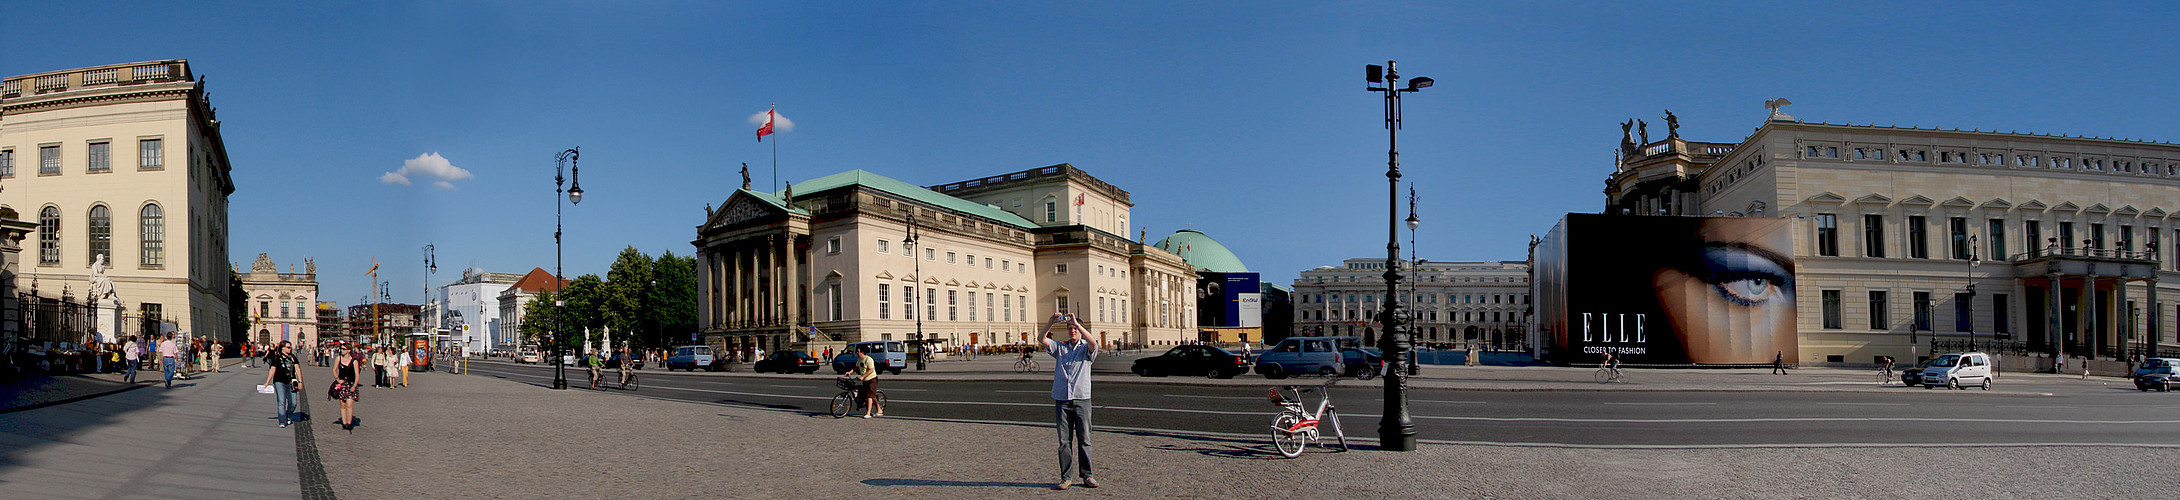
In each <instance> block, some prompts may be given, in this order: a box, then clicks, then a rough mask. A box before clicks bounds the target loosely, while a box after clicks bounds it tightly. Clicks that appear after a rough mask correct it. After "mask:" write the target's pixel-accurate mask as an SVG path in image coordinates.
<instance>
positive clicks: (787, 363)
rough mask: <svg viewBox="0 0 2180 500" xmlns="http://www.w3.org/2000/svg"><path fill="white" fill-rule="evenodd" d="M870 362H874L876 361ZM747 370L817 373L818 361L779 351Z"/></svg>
mask: <svg viewBox="0 0 2180 500" xmlns="http://www.w3.org/2000/svg"><path fill="white" fill-rule="evenodd" d="M872 361H876V359H873V360H872ZM749 369H750V370H752V371H755V372H757V373H764V372H780V373H817V371H818V359H817V358H816V357H814V356H811V355H810V353H806V352H802V351H794V350H788V351H780V352H775V353H772V355H771V356H766V357H765V359H760V360H757V364H756V365H754V366H751V367H750V368H749Z"/></svg>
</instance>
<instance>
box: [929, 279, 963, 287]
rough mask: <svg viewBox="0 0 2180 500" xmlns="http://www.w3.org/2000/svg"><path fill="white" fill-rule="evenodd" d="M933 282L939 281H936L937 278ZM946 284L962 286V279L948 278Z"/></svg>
mask: <svg viewBox="0 0 2180 500" xmlns="http://www.w3.org/2000/svg"><path fill="white" fill-rule="evenodd" d="M932 282H933V283H937V281H936V280H934V281H932ZM946 286H961V281H960V280H946Z"/></svg>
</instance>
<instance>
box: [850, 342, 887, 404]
mask: <svg viewBox="0 0 2180 500" xmlns="http://www.w3.org/2000/svg"><path fill="white" fill-rule="evenodd" d="M853 373H854V374H855V375H854V376H855V380H856V381H857V382H858V384H857V387H856V390H857V391H860V394H857V396H859V397H861V398H862V399H863V418H871V417H872V416H879V417H883V416H886V409H885V407H883V406H879V405H878V363H877V362H876V361H874V360H872V359H870V355H869V354H864V353H863V351H861V350H857V351H856V352H855V371H854V372H853ZM874 410H875V411H877V412H878V413H877V415H872V414H871V412H872V411H874Z"/></svg>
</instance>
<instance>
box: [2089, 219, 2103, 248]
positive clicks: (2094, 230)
mask: <svg viewBox="0 0 2180 500" xmlns="http://www.w3.org/2000/svg"><path fill="white" fill-rule="evenodd" d="M2089 248H2094V249H2098V250H2103V249H2104V224H2099V223H2090V224H2089Z"/></svg>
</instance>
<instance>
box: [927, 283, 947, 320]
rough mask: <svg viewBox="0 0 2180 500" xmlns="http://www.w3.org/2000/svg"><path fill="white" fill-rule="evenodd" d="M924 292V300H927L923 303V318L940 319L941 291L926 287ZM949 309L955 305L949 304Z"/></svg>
mask: <svg viewBox="0 0 2180 500" xmlns="http://www.w3.org/2000/svg"><path fill="white" fill-rule="evenodd" d="M923 291H924V299H925V300H924V301H923V317H926V318H933V319H936V318H938V317H939V289H937V288H931V287H924V289H923ZM947 307H949V308H951V307H953V304H951V303H948V304H947ZM947 319H953V318H947Z"/></svg>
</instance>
